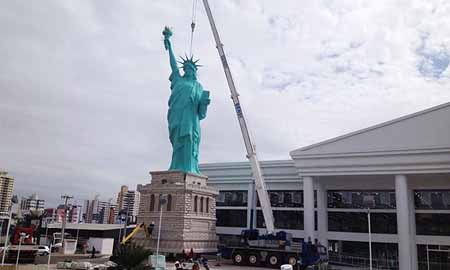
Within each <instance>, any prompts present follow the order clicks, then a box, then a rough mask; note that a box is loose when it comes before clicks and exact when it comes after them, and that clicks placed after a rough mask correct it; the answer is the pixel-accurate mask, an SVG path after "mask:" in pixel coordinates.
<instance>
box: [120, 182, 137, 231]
mask: <svg viewBox="0 0 450 270" xmlns="http://www.w3.org/2000/svg"><path fill="white" fill-rule="evenodd" d="M140 201H141V193H140V192H139V191H137V190H129V189H128V186H121V187H120V191H119V193H118V194H117V207H118V209H119V211H121V212H122V213H128V222H129V223H135V222H136V217H137V215H138V212H139V203H140Z"/></svg>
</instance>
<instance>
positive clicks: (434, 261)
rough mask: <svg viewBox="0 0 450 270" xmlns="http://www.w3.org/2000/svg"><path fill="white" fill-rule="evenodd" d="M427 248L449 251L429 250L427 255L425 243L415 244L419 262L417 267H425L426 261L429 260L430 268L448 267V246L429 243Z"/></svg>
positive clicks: (449, 267) (449, 254)
mask: <svg viewBox="0 0 450 270" xmlns="http://www.w3.org/2000/svg"><path fill="white" fill-rule="evenodd" d="M428 248H429V249H436V250H442V251H444V250H449V252H442V251H439V252H437V251H429V252H428V255H427V246H426V245H417V258H418V263H419V269H424V270H425V269H427V267H428V261H427V257H428V258H429V260H430V269H450V246H435V245H429V246H428Z"/></svg>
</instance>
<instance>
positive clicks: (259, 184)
mask: <svg viewBox="0 0 450 270" xmlns="http://www.w3.org/2000/svg"><path fill="white" fill-rule="evenodd" d="M203 5H204V6H205V10H206V14H207V16H208V20H209V24H210V25H211V30H212V33H213V36H214V40H215V41H216V48H217V50H218V51H219V56H220V60H221V61H222V66H223V70H224V72H225V77H226V78H227V82H228V87H229V88H230V92H231V99H232V100H233V104H234V109H235V111H236V115H237V118H238V121H239V126H240V128H241V132H242V137H243V139H244V144H245V148H246V150H247V158H248V159H249V162H250V166H251V169H252V173H253V177H254V178H255V188H256V192H257V193H258V197H259V201H260V204H261V209H262V212H263V216H264V221H265V223H266V228H267V232H268V233H270V234H271V233H273V232H274V220H273V214H272V206H271V205H270V200H269V195H268V193H267V189H266V184H265V182H264V178H263V175H262V172H261V167H260V165H259V161H258V156H257V155H256V150H255V146H254V145H253V143H252V141H251V138H250V134H249V131H248V128H247V123H246V121H245V118H244V113H243V111H242V107H241V104H240V102H239V94H238V93H237V90H236V86H235V85H234V81H233V77H232V75H231V71H230V67H229V66H228V62H227V58H226V56H225V51H224V50H223V44H222V42H221V41H220V37H219V33H218V32H217V28H216V24H215V22H214V18H213V16H212V13H211V9H210V8H209V3H208V0H203Z"/></svg>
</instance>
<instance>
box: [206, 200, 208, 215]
mask: <svg viewBox="0 0 450 270" xmlns="http://www.w3.org/2000/svg"><path fill="white" fill-rule="evenodd" d="M206 213H209V198H206Z"/></svg>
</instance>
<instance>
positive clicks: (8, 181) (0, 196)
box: [0, 171, 14, 217]
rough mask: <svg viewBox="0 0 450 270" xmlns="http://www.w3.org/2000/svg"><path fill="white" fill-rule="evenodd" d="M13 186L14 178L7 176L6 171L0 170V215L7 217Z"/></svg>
mask: <svg viewBox="0 0 450 270" xmlns="http://www.w3.org/2000/svg"><path fill="white" fill-rule="evenodd" d="M13 187H14V178H12V177H10V176H8V173H7V172H2V171H0V217H8V212H9V208H10V207H11V199H12V192H13Z"/></svg>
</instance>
